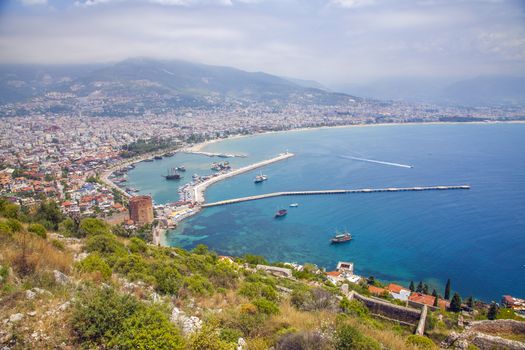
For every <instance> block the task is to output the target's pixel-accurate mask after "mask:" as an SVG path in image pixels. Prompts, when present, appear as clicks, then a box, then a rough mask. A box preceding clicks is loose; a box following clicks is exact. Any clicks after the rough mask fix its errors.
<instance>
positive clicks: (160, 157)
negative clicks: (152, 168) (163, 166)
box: [153, 156, 162, 160]
mask: <svg viewBox="0 0 525 350" xmlns="http://www.w3.org/2000/svg"><path fill="white" fill-rule="evenodd" d="M153 159H155V160H160V159H162V156H155V157H153Z"/></svg>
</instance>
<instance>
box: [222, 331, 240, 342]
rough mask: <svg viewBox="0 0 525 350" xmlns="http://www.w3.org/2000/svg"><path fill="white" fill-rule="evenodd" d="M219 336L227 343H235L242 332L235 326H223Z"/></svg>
mask: <svg viewBox="0 0 525 350" xmlns="http://www.w3.org/2000/svg"><path fill="white" fill-rule="evenodd" d="M219 337H220V338H221V339H222V340H224V341H225V342H227V343H237V340H239V338H240V337H242V332H241V331H240V330H238V329H235V328H223V329H221V332H220V334H219Z"/></svg>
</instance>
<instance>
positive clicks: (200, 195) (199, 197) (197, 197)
mask: <svg viewBox="0 0 525 350" xmlns="http://www.w3.org/2000/svg"><path fill="white" fill-rule="evenodd" d="M293 156H294V154H293V153H289V152H286V153H281V154H279V155H278V156H277V157H275V158H272V159H268V160H263V161H262V162H259V163H254V164H251V165H248V166H245V167H243V168H239V169H235V170H232V171H230V172H228V173H225V174H221V175H219V176H215V177H212V178H210V179H208V180H206V181H203V182H201V183H199V184H197V185H195V186H194V187H193V201H194V202H195V203H197V204H201V205H202V204H203V203H204V192H205V191H206V188H208V186H210V185H212V184H214V183H216V182H219V181H222V180H224V179H227V178H229V177H232V176H236V175H239V174H242V173H245V172H247V171H251V170H254V169H257V168H260V167H263V166H265V165H268V164H271V163H275V162H279V161H281V160H285V159H288V158H290V157H293ZM202 206H203V207H204V206H205V205H202Z"/></svg>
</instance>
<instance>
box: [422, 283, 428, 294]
mask: <svg viewBox="0 0 525 350" xmlns="http://www.w3.org/2000/svg"><path fill="white" fill-rule="evenodd" d="M423 293H424V294H428V285H427V284H426V283H425V284H424V285H423Z"/></svg>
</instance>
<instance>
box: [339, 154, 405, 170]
mask: <svg viewBox="0 0 525 350" xmlns="http://www.w3.org/2000/svg"><path fill="white" fill-rule="evenodd" d="M341 157H342V158H346V159H352V160H359V161H361V162H368V163H376V164H383V165H390V166H397V167H400V168H408V169H411V168H413V166H412V165H406V164H399V163H391V162H383V161H381V160H374V159H367V158H357V157H352V156H341Z"/></svg>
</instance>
